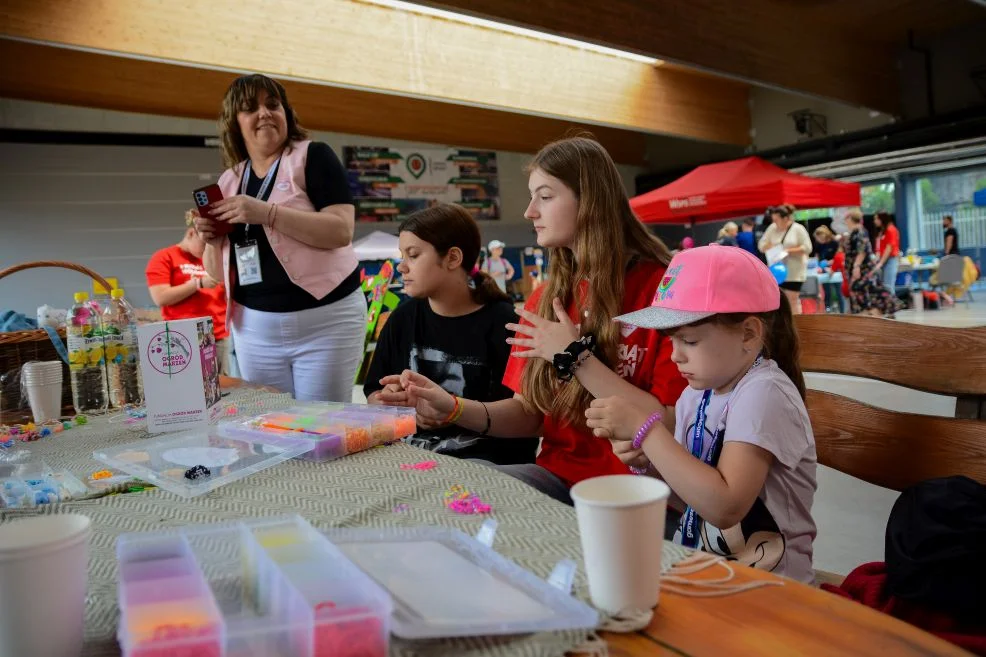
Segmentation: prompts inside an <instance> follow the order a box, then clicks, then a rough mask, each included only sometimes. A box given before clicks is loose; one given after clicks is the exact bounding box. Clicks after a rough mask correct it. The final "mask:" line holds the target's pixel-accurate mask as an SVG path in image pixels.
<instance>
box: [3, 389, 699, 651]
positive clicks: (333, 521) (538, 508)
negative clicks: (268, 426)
mask: <svg viewBox="0 0 986 657" xmlns="http://www.w3.org/2000/svg"><path fill="white" fill-rule="evenodd" d="M290 403H291V399H290V397H289V396H287V395H278V394H272V393H269V392H262V391H257V390H250V389H237V390H234V391H233V392H232V394H231V395H230V396H229V397H227V398H224V401H223V404H224V405H226V406H230V405H235V408H236V410H237V412H238V415H239V416H243V415H247V414H253V413H259V412H262V411H263V410H268V409H277V408H283V407H285V406H287V405H289V404H290ZM147 435H148V434H147V432H146V431H145V430H144V428H143V427H142V426H141V425H140V424H130V425H128V424H126V423H125V422H124V421H123V418H121V417H119V416H117V417H103V418H96V419H92V420H91V421H90V423H89V424H87V425H85V426H81V427H76V428H73V429H71V430H69V431H66V432H63V433H61V434H58V435H57V436H55V437H52V438H45V439H42V440H40V441H37V442H35V443H31V444H30V446H29V447H30V450H31V452H32V457H37V458H42V459H44V460H45V461H47V462H48V464H49V465H51V466H52V467H54V468H67V469H69V470H71V471H72V472H73V473H74V474H75V475H76V476H78V477H79V478H80V479H86V478H87V477H88V476H89V475H90V473H92V472H93V471H95V470H99V469H101V468H103V467H105V466H103V465H102V464H101V463H99V462H98V461H95V460H93V458H92V452H93V450H94V449H96V448H99V447H105V446H107V445H117V444H123V443H127V442H131V441H135V440H140V439H141V438H144V437H147ZM422 460H436V461H438V466H437V467H436V468H434V469H432V470H427V471H421V470H402V469H401V468H400V466H401V464H404V463H415V462H418V461H422ZM453 484H461V485H463V486H465V487H466V488H468V489H469V490H470V491H472V492H474V493H476V494H477V495H479V496H480V497H481V498H482V500H483V501H485V502H487V503H489V504H490V505H492V507H493V510H492V513H491V517H493V518H496V520H497V522H498V523H499V529H498V531H497V536H496V541H495V543H494V545H493V547H494V549H496V550H497V551H498V552H500V553H501V554H503V555H504V556H506V557H508V558H509V559H511V560H513V561H515V562H516V563H518V564H520V565H521V566H523V567H524V568H527V569H529V570H531V571H532V572H534V573H536V574H537V575H539V576H541V577H547V576H548V574H549V573H550V572H551V570H552V568H553V567H554V566H555V564H557V563H558V561H560V560H561V559H566V558H568V559H574V560H575V561H576V563H579V564H580V565H581V561H582V559H581V548H580V546H579V536H578V528H577V524H576V519H575V512H574V510H573V509H572V508H570V507H568V506H565V505H563V504H560V503H558V502H555V501H554V500H552V499H551V498H549V497H547V496H545V495H542V494H541V493H539V492H538V491H536V490H534V489H533V488H530V487H528V486H526V485H524V484H522V483H520V482H519V481H517V480H515V479H513V478H511V477H508V476H506V475H503V474H501V473H499V472H497V471H496V470H493V469H492V468H489V467H486V466H483V465H478V464H475V463H469V462H465V461H461V460H458V459H454V458H449V457H443V456H436V455H433V454H430V453H428V452H424V451H422V450H419V449H417V448H414V447H410V446H407V445H403V444H397V445H391V446H388V447H381V448H377V449H371V450H369V451H367V452H363V453H360V454H354V455H351V456H347V457H345V458H343V459H339V460H337V461H332V462H328V463H311V462H308V461H303V460H298V459H295V460H292V461H288V462H286V463H283V464H281V465H278V466H275V467H274V468H271V469H269V470H266V471H264V472H261V473H258V474H255V475H252V476H250V477H247V478H246V479H243V480H241V481H238V482H235V483H232V484H229V485H227V486H223V487H222V488H219V489H217V490H214V491H212V492H210V493H208V494H206V495H202V496H200V497H195V498H191V499H183V498H180V497H178V496H177V495H174V494H172V493H170V492H168V491H165V490H159V489H148V490H145V491H143V492H134V493H127V494H119V495H103V496H101V497H95V498H90V499H83V500H75V501H70V502H64V503H62V504H58V505H48V506H47V507H45V508H43V510H42V511H41V512H43V513H68V512H76V513H83V514H85V515H87V516H89V517H90V518H91V519H92V522H93V534H92V540H91V543H90V552H91V553H90V562H89V594H88V600H87V614H86V639H87V640H86V649H85V651H84V655H85V656H87V657H103V656H109V655H114V656H115V655H119V654H120V653H119V648H118V646H117V644H116V640H115V632H116V625H117V617H118V609H117V604H116V579H117V568H116V557H115V553H114V549H115V541H116V537H117V536H119V535H120V534H123V533H126V532H140V531H150V530H157V529H161V528H163V527H174V526H181V525H188V524H204V523H215V522H222V521H230V520H236V519H240V518H247V517H258V516H271V515H284V514H294V513H297V514H300V515H301V516H303V517H304V518H305V519H307V520H308V521H309V522H311V523H312V524H313V525H314V526H315V527H317V528H329V527H398V526H411V525H441V526H445V527H454V528H456V529H460V530H462V531H464V532H466V533H468V534H475V532H476V531H477V530H478V529H479V527H480V525H481V524H482V522H483V520H484V519H485V518H486V517H487V516H478V515H476V516H468V515H459V514H455V513H453V512H451V511H449V510H448V509H446V508H445V506H444V504H443V494H444V492H445V491H446V490H447V489H448V488H449V486H451V485H453ZM405 505H406V506H405ZM27 513H37V511H21V512H18V511H11V512H3V511H0V514H3V515H2V517H0V520H4V519H11V518H15V517H17V516H19V515H23V514H27ZM683 556H685V552H684V551H683V550H682V549H681V548H678V547H676V546H673V545H670V544H665V549H664V555H663V566H664V568H668V567H670V566H671V565H672V564H673V563H675V562H677V561H679V560H680V559H681V558H683ZM575 595H577V596H578V597H580V598H582V599H585V600H587V599H588V590H587V588H586V585H585V579H584V574H583V573H582V572H581V568H580V572H579V573H578V576H577V578H576V589H575ZM586 638H587V633H585V632H546V633H542V634H536V635H522V636H509V637H499V638H497V637H478V638H474V639H456V640H441V641H425V642H422V641H400V640H396V639H395V640H394V641H393V642H392V649H391V654H392V655H400V656H405V655H406V656H418V655H422V656H423V655H429V656H437V657H446V656H447V657H452V656H456V657H462V656H470V655H476V656H479V655H483V656H487V655H520V656H530V657H535V656H542V655H543V656H547V655H562V654H564V653H565V652H566V651H568V650H571V649H572V648H573V647H575V646H578V645H579V644H581V643H582V642H583V641H584V640H585V639H586Z"/></svg>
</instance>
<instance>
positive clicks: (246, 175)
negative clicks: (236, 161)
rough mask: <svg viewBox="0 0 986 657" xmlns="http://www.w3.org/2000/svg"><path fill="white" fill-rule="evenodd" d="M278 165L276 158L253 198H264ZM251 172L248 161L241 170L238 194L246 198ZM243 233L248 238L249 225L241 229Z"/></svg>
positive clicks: (278, 159)
mask: <svg viewBox="0 0 986 657" xmlns="http://www.w3.org/2000/svg"><path fill="white" fill-rule="evenodd" d="M280 164H281V158H280V157H278V158H277V159H276V160H275V161H274V164H272V165H271V166H270V169H268V170H267V175H266V176H264V181H263V182H262V183H260V189H259V190H257V196H256V197H255V198H259V199H261V200H262V199H263V198H264V195H265V194H266V193H267V189H268V188H269V187H270V184H271V183H272V182H274V174H276V173H277V168H278V165H280ZM252 172H253V168H252V163H251V162H250V160H247V161H246V167H245V168H244V169H243V177H242V178H241V179H240V194H243V195H244V196H248V194H247V187H248V186H249V185H250V175H251V173H252ZM243 232H244V233H245V234H246V235H248V236H249V234H250V224H247V225H246V228H244V229H243Z"/></svg>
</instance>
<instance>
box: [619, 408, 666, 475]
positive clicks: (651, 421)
mask: <svg viewBox="0 0 986 657" xmlns="http://www.w3.org/2000/svg"><path fill="white" fill-rule="evenodd" d="M663 419H664V415H662V414H661V412H660V411H658V412H657V413H654V414H653V415H651V416H650V417H649V418H647V420H646V421H645V422H644V423H643V424H642V425H640V428H639V429H637V433H636V434H635V435H634V437H633V442H632V443H631V445H632V446H633V448H634V449H640V446H641V445H642V444H643V442H644V438H646V437H647V434H648V433H650V430H651V427H653V426H654V425H655V424H656V423H658V422H660V421H661V420H663ZM627 467H629V468H630V472H632V473H633V474H636V475H645V474H647V468H638V467H636V466H634V465H631V466H627Z"/></svg>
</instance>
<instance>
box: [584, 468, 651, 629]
mask: <svg viewBox="0 0 986 657" xmlns="http://www.w3.org/2000/svg"><path fill="white" fill-rule="evenodd" d="M670 494H671V489H670V488H668V486H667V484H665V483H664V482H663V481H660V480H658V479H654V478H653V477H644V476H636V475H609V476H605V477H593V478H592V479H586V480H585V481H581V482H579V483H577V484H576V485H575V486H573V487H572V491H571V495H572V499H573V500H574V501H575V513H576V515H577V516H578V521H579V536H580V538H581V539H582V556H583V557H584V559H585V571H586V576H587V577H588V579H589V595H590V597H591V598H592V604H594V605H595V606H596V607H597V608H598V609H601V610H602V611H605V612H607V613H610V614H619V613H621V612H632V611H641V610H647V609H653V608H654V607H656V606H657V603H658V600H659V597H660V591H661V547H662V544H663V541H664V514H665V510H666V509H667V503H668V496H669V495H670Z"/></svg>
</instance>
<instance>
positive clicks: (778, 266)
mask: <svg viewBox="0 0 986 657" xmlns="http://www.w3.org/2000/svg"><path fill="white" fill-rule="evenodd" d="M770 273H771V274H773V275H774V280H775V281H777V284H778V285H780V284H781V283H783V282H784V281H786V280H787V265H785V264H784V262H783V261H781V262H775V263H774V264H772V265H771V266H770Z"/></svg>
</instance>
